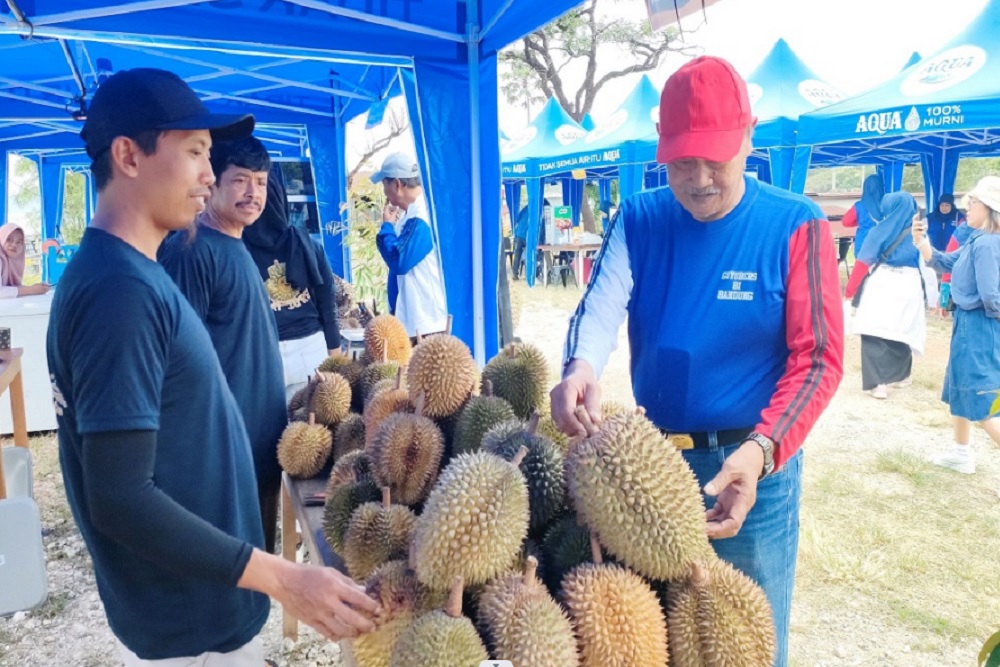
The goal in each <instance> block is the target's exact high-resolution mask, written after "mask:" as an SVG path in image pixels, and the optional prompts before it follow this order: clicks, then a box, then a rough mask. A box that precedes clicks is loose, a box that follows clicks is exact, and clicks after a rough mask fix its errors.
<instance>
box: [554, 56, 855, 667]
mask: <svg viewBox="0 0 1000 667" xmlns="http://www.w3.org/2000/svg"><path fill="white" fill-rule="evenodd" d="M755 124H756V119H755V118H753V116H752V115H751V113H750V102H749V99H748V97H747V88H746V83H745V82H744V81H743V79H742V78H740V76H739V74H737V73H736V71H735V70H734V69H733V67H732V66H731V65H730V64H729V63H727V62H726V61H724V60H721V59H719V58H713V57H702V58H697V59H695V60H693V61H691V62H689V63H687V64H686V65H685V66H684V67H682V68H681V69H680V70H678V71H677V72H676V73H675V74H674V75H673V76H671V77H670V79H669V80H668V81H667V83H666V84H665V85H664V87H663V93H662V95H661V98H660V124H659V132H660V141H659V147H658V150H657V161H658V162H662V163H665V164H666V165H667V174H668V179H669V183H670V186H669V187H668V188H659V189H655V190H650V191H646V192H642V193H640V194H638V195H636V196H634V197H631V198H629V199H627V200H626V201H624V202H623V203H622V205H621V208H620V209H619V211H618V214H617V215H616V216H615V218H614V220H613V221H612V222H611V225H610V228H609V231H608V233H607V234H606V237H605V241H604V247H603V248H602V249H601V252H600V255H599V257H598V260H597V263H596V264H595V266H594V273H593V278H592V279H591V282H590V285H589V287H588V288H587V292H586V294H585V295H584V297H583V300H582V301H581V302H580V305H579V307H578V308H577V311H576V314H575V315H574V316H573V317H572V319H571V320H570V326H569V334H568V336H567V340H566V352H565V366H564V371H563V380H562V382H561V383H560V384H559V385H558V386H557V387H556V388H555V389H553V391H552V415H553V417H554V418H555V419H556V421H557V423H559V425H560V427H561V428H562V429H563V430H564V431H566V432H567V433H571V434H585V433H586V428H585V427H584V425H583V424H582V423H581V422H580V421H579V420H578V419H577V418H576V417H575V416H574V409H575V408H576V407H577V406H578V405H583V406H584V407H585V408H586V410H587V412H588V413H589V415H590V417H591V419H592V420H593V421H595V422H598V423H599V422H600V418H601V414H600V387H599V385H598V381H597V378H598V377H599V375H600V373H601V371H602V370H603V369H604V366H605V364H606V363H607V360H608V357H609V355H610V354H611V351H612V350H613V349H614V347H615V342H616V341H617V339H618V336H617V332H618V329H619V327H620V326H621V323H622V322H623V321H624V320H625V317H626V315H627V316H628V322H629V324H628V334H629V346H630V350H631V370H632V389H633V393H634V394H635V398H636V402H637V403H638V404H639V405H641V406H643V407H644V408H645V409H646V414H647V416H648V417H649V419H651V420H652V421H653V422H654V423H655V424H656V425H657V426H658V427H660V428H661V429H662V430H663V432H664V433H665V434H667V435H668V437H669V439H670V441H671V442H672V443H673V444H675V445H676V446H678V447H679V448H681V449H682V453H683V455H684V458H685V460H687V462H688V463H689V464H690V466H691V468H692V469H693V470H694V472H695V475H696V476H697V477H698V481H699V483H700V484H702V485H703V488H704V493H705V499H706V505H707V506H708V507H709V508H710V509H709V510H708V512H707V515H706V518H707V531H708V535H709V537H710V538H712V540H713V546H714V547H715V550H716V552H718V554H719V556H720V557H722V558H724V559H725V560H727V561H729V562H731V563H733V564H734V565H735V566H736V567H738V568H739V569H741V570H742V571H743V572H745V573H746V574H747V575H749V576H750V577H751V578H753V579H754V580H755V581H757V583H759V584H760V586H761V587H762V588H763V589H764V591H765V592H766V593H767V596H768V599H769V600H770V603H771V607H772V609H773V611H774V620H775V626H776V631H777V639H778V650H777V654H776V658H775V665H778V666H784V665H785V664H787V659H788V620H789V614H790V609H791V599H792V587H793V583H794V580H795V560H796V552H797V548H798V510H799V495H800V488H801V471H802V454H801V452H800V451H799V449H800V446H801V445H802V441H803V440H804V439H805V437H806V435H807V434H808V433H809V430H810V429H811V428H812V426H813V424H814V423H815V422H816V419H817V418H818V417H819V415H820V413H821V412H822V411H823V409H824V408H825V407H826V405H827V404H828V403H829V401H830V399H831V398H832V397H833V394H834V392H835V391H836V389H837V385H838V384H839V383H840V379H841V377H842V375H843V363H842V362H843V338H844V331H843V329H844V323H843V310H842V307H841V304H840V284H839V281H838V277H837V258H836V253H835V251H834V247H833V235H832V234H831V232H830V229H829V223H828V222H827V221H826V220H825V219H823V214H822V213H821V212H820V210H819V208H818V207H816V206H815V205H814V204H813V203H812V202H810V201H809V200H807V199H805V198H804V197H801V196H799V195H794V194H791V193H789V192H786V191H783V190H778V189H777V188H773V187H771V186H769V185H763V184H760V183H759V182H758V181H757V180H756V179H753V178H749V177H747V176H746V175H745V173H744V172H745V170H746V161H747V156H748V155H749V154H750V150H751V137H752V134H753V128H754V126H755Z"/></svg>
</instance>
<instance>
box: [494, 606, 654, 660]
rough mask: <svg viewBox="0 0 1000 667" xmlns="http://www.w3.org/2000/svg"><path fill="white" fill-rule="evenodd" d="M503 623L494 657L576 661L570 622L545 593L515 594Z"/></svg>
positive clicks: (575, 646)
mask: <svg viewBox="0 0 1000 667" xmlns="http://www.w3.org/2000/svg"><path fill="white" fill-rule="evenodd" d="M543 591H544V589H543ZM505 625H506V627H505V628H504V630H503V631H502V632H500V633H497V635H496V636H495V638H494V642H495V648H494V650H493V657H494V658H496V659H497V660H509V661H510V662H512V663H513V664H515V665H552V666H553V667H555V666H556V665H558V666H559V667H577V666H578V665H579V664H580V655H579V653H578V652H577V645H576V637H575V636H574V634H573V626H572V625H571V624H570V621H569V618H568V617H567V616H566V613H565V612H564V611H563V610H562V609H561V608H560V607H559V605H558V604H556V601H555V600H553V599H552V598H551V597H550V596H549V595H548V593H545V594H543V595H520V596H518V597H517V598H516V599H515V600H514V603H513V605H512V607H511V611H510V620H509V621H508V622H507V623H506V624H505ZM663 665H664V666H665V665H666V663H663Z"/></svg>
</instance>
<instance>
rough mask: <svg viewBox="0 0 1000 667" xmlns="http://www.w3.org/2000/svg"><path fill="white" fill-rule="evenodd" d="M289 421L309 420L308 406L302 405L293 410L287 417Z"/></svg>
mask: <svg viewBox="0 0 1000 667" xmlns="http://www.w3.org/2000/svg"><path fill="white" fill-rule="evenodd" d="M288 421H289V422H308V421H309V407H308V406H306V407H303V408H299V409H297V410H295V411H294V412H293V413H292V414H291V415H289V417H288Z"/></svg>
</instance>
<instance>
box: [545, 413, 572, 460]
mask: <svg viewBox="0 0 1000 667" xmlns="http://www.w3.org/2000/svg"><path fill="white" fill-rule="evenodd" d="M538 435H544V436H545V437H546V438H548V439H549V440H551V441H552V442H553V444H555V445H556V447H558V448H559V451H561V452H562V453H563V454H564V455H565V454H566V450H568V449H569V436H568V435H566V434H565V433H563V432H562V431H560V430H559V427H558V426H556V422H555V420H554V419H552V415H542V418H541V419H539V420H538Z"/></svg>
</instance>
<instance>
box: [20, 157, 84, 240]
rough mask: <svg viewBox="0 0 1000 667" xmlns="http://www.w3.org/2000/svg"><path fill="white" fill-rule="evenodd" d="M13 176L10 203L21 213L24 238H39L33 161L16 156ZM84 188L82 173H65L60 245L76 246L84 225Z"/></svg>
mask: <svg viewBox="0 0 1000 667" xmlns="http://www.w3.org/2000/svg"><path fill="white" fill-rule="evenodd" d="M13 174H14V178H13V182H14V185H15V191H14V203H15V204H16V205H17V206H18V208H20V209H21V210H22V211H23V212H24V215H25V218H26V221H25V223H26V227H27V231H28V235H29V236H32V235H39V234H41V229H42V206H41V185H40V181H39V178H38V165H37V164H35V162H34V161H33V160H29V159H27V158H22V157H19V156H18V157H16V159H15V161H14V169H13ZM86 187H87V179H86V178H84V176H83V174H79V173H76V172H67V173H66V184H65V190H64V191H63V217H62V229H61V232H62V233H61V236H62V239H61V240H62V241H63V242H64V243H68V244H73V245H75V244H77V243H79V242H80V238H81V237H82V236H83V230H84V229H85V228H86V226H87V218H86V214H85V212H84V211H85V209H86V205H87V204H86V194H85V188H86Z"/></svg>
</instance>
